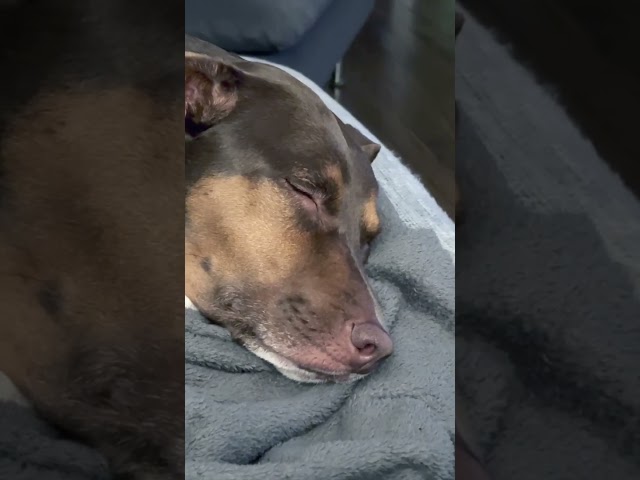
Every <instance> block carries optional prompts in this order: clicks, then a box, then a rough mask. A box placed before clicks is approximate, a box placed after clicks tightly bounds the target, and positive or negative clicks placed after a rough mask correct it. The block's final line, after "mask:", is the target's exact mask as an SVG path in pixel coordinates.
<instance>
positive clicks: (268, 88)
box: [185, 38, 392, 382]
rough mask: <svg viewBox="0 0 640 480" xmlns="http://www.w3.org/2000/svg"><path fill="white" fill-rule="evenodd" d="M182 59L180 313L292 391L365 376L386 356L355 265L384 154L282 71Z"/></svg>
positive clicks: (378, 321)
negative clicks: (221, 336) (377, 163)
mask: <svg viewBox="0 0 640 480" xmlns="http://www.w3.org/2000/svg"><path fill="white" fill-rule="evenodd" d="M186 50H187V52H186V53H185V63H186V66H185V134H186V135H187V145H186V177H187V197H186V227H185V253H186V259H185V282H186V283H185V295H186V297H187V298H188V300H187V304H188V305H191V306H195V308H197V309H198V310H199V311H200V312H201V313H203V314H204V315H205V316H206V317H207V318H209V319H210V320H211V321H213V322H216V323H218V324H220V325H222V326H224V327H226V328H227V329H228V330H229V331H230V333H231V335H232V336H233V338H234V339H236V340H237V341H238V342H240V343H241V344H243V345H244V346H245V347H246V348H248V349H249V350H250V351H252V352H253V353H255V354H256V355H258V356H260V357H261V358H263V359H265V360H267V361H268V362H270V363H272V364H273V365H274V366H276V367H277V368H278V370H279V371H280V372H282V373H283V374H284V375H286V376H288V377H290V378H292V379H295V380H298V381H305V382H322V381H349V380H353V379H355V378H359V377H360V376H362V375H364V374H366V373H368V372H370V371H371V370H372V369H373V368H374V367H375V366H376V365H377V364H379V362H380V360H382V359H383V358H385V357H387V356H388V355H389V354H391V351H392V342H391V338H390V337H389V335H388V334H387V332H386V331H385V330H384V327H383V326H382V318H381V314H380V311H379V309H378V308H377V304H376V301H375V298H374V296H373V294H372V292H371V289H370V288H369V285H368V284H367V280H366V276H365V274H364V267H363V265H364V263H365V261H366V258H367V252H368V249H369V245H370V243H371V242H372V240H373V239H374V238H375V237H376V235H377V234H378V232H379V230H380V220H379V218H378V214H377V210H376V198H377V184H376V181H375V178H374V176H373V171H372V169H371V162H372V161H373V159H374V158H375V156H376V155H377V153H378V151H379V148H380V147H379V145H376V144H374V143H373V142H371V141H369V140H368V139H366V138H364V137H363V136H362V135H361V134H360V133H359V132H358V131H357V130H356V129H354V128H353V127H350V126H348V125H344V124H343V123H342V122H340V121H339V120H338V119H337V118H336V117H335V116H334V115H333V114H332V113H331V111H330V110H329V109H328V108H327V107H326V106H325V105H324V104H323V103H322V101H321V100H320V99H319V98H318V97H317V96H316V95H315V94H314V93H313V92H312V91H311V90H310V89H309V88H307V87H306V86H305V85H303V84H302V83H300V82H299V81H297V80H296V79H294V78H293V77H292V76H290V75H289V74H287V73H285V72H283V71H282V70H280V69H277V68H275V67H272V66H269V65H265V64H260V63H254V62H249V61H245V60H242V59H241V58H239V57H235V56H232V55H229V54H228V53H226V52H224V51H222V50H220V49H217V48H215V47H213V46H211V45H209V44H206V43H204V42H201V41H198V40H195V39H192V38H187V41H186Z"/></svg>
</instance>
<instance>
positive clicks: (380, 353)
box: [351, 322, 393, 374]
mask: <svg viewBox="0 0 640 480" xmlns="http://www.w3.org/2000/svg"><path fill="white" fill-rule="evenodd" d="M351 343H352V344H353V346H354V347H355V354H354V355H353V357H352V360H351V368H352V369H353V371H354V372H355V373H362V374H365V373H369V372H370V371H371V370H373V369H374V367H375V366H376V365H377V364H378V363H379V362H380V360H382V359H384V358H386V357H388V356H389V355H391V353H392V352H393V341H392V340H391V337H390V336H389V334H388V333H387V332H385V331H384V330H383V328H382V327H381V326H380V324H378V323H377V322H376V323H373V322H366V323H358V324H355V325H354V326H353V330H352V331H351Z"/></svg>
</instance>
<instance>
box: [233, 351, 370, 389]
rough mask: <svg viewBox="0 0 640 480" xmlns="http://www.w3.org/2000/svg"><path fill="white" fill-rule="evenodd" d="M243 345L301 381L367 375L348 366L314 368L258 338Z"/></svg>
mask: <svg viewBox="0 0 640 480" xmlns="http://www.w3.org/2000/svg"><path fill="white" fill-rule="evenodd" d="M243 346H244V347H245V348H246V349H247V350H249V351H250V352H252V353H253V354H254V355H256V356H257V357H259V358H261V359H263V360H264V361H266V362H267V363H270V364H271V365H272V366H273V367H275V368H276V370H278V371H279V372H280V373H281V374H282V375H284V376H285V377H287V378H289V379H290V380H294V381H296V382H301V383H351V382H354V381H356V380H359V379H361V378H364V377H365V376H366V375H364V374H358V373H353V372H349V371H348V370H347V369H346V368H339V369H335V370H330V369H324V368H312V367H309V366H307V365H303V364H300V362H296V361H295V360H293V359H291V358H290V357H287V356H285V355H282V354H281V353H278V352H276V350H275V349H273V348H270V347H267V346H266V345H265V344H264V343H262V342H258V341H256V340H253V341H250V342H243Z"/></svg>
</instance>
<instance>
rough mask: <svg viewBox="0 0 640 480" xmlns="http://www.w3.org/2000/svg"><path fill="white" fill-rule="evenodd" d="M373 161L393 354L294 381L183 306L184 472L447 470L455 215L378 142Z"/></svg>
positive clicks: (382, 290) (228, 475)
mask: <svg viewBox="0 0 640 480" xmlns="http://www.w3.org/2000/svg"><path fill="white" fill-rule="evenodd" d="M294 75H295V73H294ZM296 76H298V75H296ZM298 78H300V79H301V80H303V81H305V79H304V78H301V77H300V76H298ZM307 83H308V82H307ZM308 84H309V83H308ZM310 86H311V88H313V89H314V90H315V91H316V93H318V94H319V95H320V96H321V97H322V98H323V99H324V100H325V102H326V103H327V104H328V105H329V106H330V108H332V109H333V110H334V112H335V113H336V114H337V115H338V116H340V117H341V118H342V119H343V120H344V121H345V122H347V123H351V124H353V125H355V126H357V127H360V128H362V129H363V130H364V128H363V127H362V125H360V124H359V123H358V122H357V121H356V120H355V119H354V118H353V117H351V116H350V115H349V114H348V112H346V111H344V109H342V108H340V106H339V105H337V104H336V103H335V102H334V101H333V100H332V99H330V98H329V97H328V96H326V95H325V94H324V93H323V92H321V91H320V90H319V89H318V88H316V87H314V86H312V85H310ZM365 132H366V130H365ZM366 133H367V134H369V132H366ZM374 170H375V171H376V175H377V177H378V180H379V182H380V186H381V190H382V196H381V199H380V211H381V218H382V221H383V225H384V229H383V233H382V235H381V237H380V238H379V240H378V241H377V242H376V245H375V248H374V249H373V252H372V255H371V258H370V260H369V265H368V274H369V276H370V278H371V283H372V287H373V289H374V291H375V292H376V294H377V297H378V299H379V301H380V303H381V307H382V309H383V311H384V314H385V320H386V323H387V326H388V327H389V329H390V332H391V335H392V337H393V339H394V342H395V353H394V355H393V356H392V357H391V358H390V359H389V360H388V361H387V362H385V363H384V364H383V366H382V367H381V369H380V370H378V371H377V372H376V373H375V374H373V375H371V376H370V377H368V378H366V379H364V380H362V381H360V382H358V383H355V384H351V385H344V384H342V385H339V384H324V385H303V384H299V383H296V382H293V381H291V380H288V379H286V378H285V377H283V376H282V375H280V374H279V373H277V372H276V371H275V370H274V369H273V368H272V367H271V366H270V365H268V364H266V363H265V362H263V361H262V360H260V359H258V358H256V357H254V356H253V355H252V354H251V353H249V352H248V351H246V350H244V349H243V348H241V347H239V346H237V345H235V344H234V343H232V342H231V341H230V339H229V336H228V334H227V332H226V331H225V330H223V329H221V328H219V327H217V326H214V325H210V324H208V323H207V322H206V321H204V320H203V318H202V317H201V316H200V315H199V314H198V313H197V312H195V311H193V310H187V311H186V379H187V385H186V389H185V393H186V415H187V419H186V424H185V433H186V477H185V478H187V479H189V480H191V479H196V478H197V479H211V480H232V479H233V480H238V479H242V480H251V479H255V480H263V479H265V478H268V479H278V480H280V479H282V480H284V479H287V480H347V479H348V480H376V479H388V480H414V479H415V480H418V479H420V480H427V479H453V477H454V458H453V451H454V450H453V432H454V414H455V413H454V406H455V399H454V337H453V328H454V287H455V285H454V284H455V278H454V264H453V259H454V253H453V252H454V250H453V241H454V233H453V225H452V223H451V222H450V221H449V220H448V219H447V218H446V217H445V216H444V214H443V213H442V211H441V210H440V209H439V208H437V206H435V202H433V199H432V198H431V197H430V196H429V195H428V193H427V192H426V191H425V190H424V188H423V187H422V186H421V185H420V184H419V183H418V182H417V180H416V179H415V178H414V177H413V176H412V175H411V174H410V173H409V172H408V171H407V170H406V169H405V167H403V166H402V164H401V163H400V161H399V160H398V159H397V158H396V157H395V156H394V155H393V154H392V153H391V152H389V151H388V150H387V149H386V148H383V150H382V151H381V153H380V155H379V157H378V158H377V160H376V161H375V162H374Z"/></svg>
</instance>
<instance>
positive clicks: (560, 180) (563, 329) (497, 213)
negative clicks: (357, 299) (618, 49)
mask: <svg viewBox="0 0 640 480" xmlns="http://www.w3.org/2000/svg"><path fill="white" fill-rule="evenodd" d="M456 95H457V97H458V100H459V107H460V112H459V113H460V118H459V121H460V124H459V128H458V130H457V135H458V138H457V146H456V155H457V165H456V171H457V175H458V177H459V180H460V186H461V192H462V195H463V200H464V199H465V198H466V200H467V202H466V204H465V207H466V216H465V219H466V221H465V223H463V224H461V225H459V226H458V228H457V232H456V233H457V239H458V242H459V243H458V247H460V248H459V250H458V253H459V258H458V259H457V271H456V275H457V281H456V310H457V311H456V314H457V318H456V331H457V338H456V356H457V359H456V367H457V373H458V381H459V383H458V387H459V388H458V389H457V393H458V394H459V398H460V400H461V402H460V404H461V406H463V410H465V411H466V412H467V415H466V417H465V418H466V420H467V422H468V424H467V427H468V433H470V434H471V437H473V440H474V441H473V444H474V445H473V447H475V451H476V452H477V453H478V455H479V456H480V457H481V459H482V460H483V462H484V463H485V464H486V465H487V468H488V471H489V474H490V475H491V477H492V478H493V479H494V480H512V479H518V480H539V479H549V480H554V479H562V480H574V479H575V480H582V479H621V480H622V479H629V480H631V479H638V478H640V435H639V432H640V376H638V359H639V357H640V327H639V323H638V321H639V320H640V249H639V248H638V246H640V225H639V224H638V219H639V218H640V203H638V201H637V199H635V198H634V197H633V195H632V194H631V193H630V192H629V191H628V190H627V189H626V188H625V187H624V185H623V184H622V182H621V181H620V179H619V178H618V177H617V176H616V175H615V174H614V173H613V172H612V171H611V170H610V169H609V168H608V166H607V164H606V163H605V162H604V161H603V160H602V159H601V158H599V156H598V154H597V152H596V151H595V149H594V148H593V146H592V145H591V144H590V143H589V141H588V140H587V139H586V138H584V137H583V135H582V134H581V133H580V131H579V130H578V129H577V128H576V127H575V126H574V125H573V123H572V122H571V121H570V119H569V118H568V117H567V115H566V113H565V112H564V111H563V109H562V107H561V106H560V105H558V103H557V102H556V101H555V100H554V97H553V95H552V94H551V93H550V92H549V91H548V90H547V89H545V88H544V87H542V86H540V85H539V84H538V83H537V82H536V81H535V79H534V78H533V76H532V75H531V74H530V73H529V72H528V71H527V70H526V69H525V68H524V67H523V66H522V65H521V64H519V63H518V62H517V61H515V60H514V58H513V57H512V56H511V55H510V52H509V50H508V48H506V47H504V46H502V45H500V44H499V43H498V42H497V41H496V40H495V39H494V38H493V37H492V35H491V34H490V33H489V32H488V31H487V30H486V29H484V28H483V27H481V26H480V25H479V24H478V23H477V22H476V21H474V19H473V18H472V17H467V22H466V24H465V27H464V29H463V30H462V32H461V34H460V37H459V39H458V45H457V47H456ZM612 121H613V120H612Z"/></svg>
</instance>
